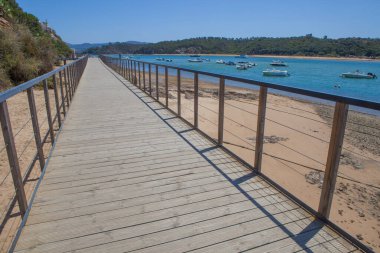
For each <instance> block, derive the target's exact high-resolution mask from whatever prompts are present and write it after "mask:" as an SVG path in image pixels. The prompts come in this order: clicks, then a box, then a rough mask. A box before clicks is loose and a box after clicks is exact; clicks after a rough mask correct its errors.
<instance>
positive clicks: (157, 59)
mask: <svg viewBox="0 0 380 253" xmlns="http://www.w3.org/2000/svg"><path fill="white" fill-rule="evenodd" d="M156 61H165V58H156Z"/></svg>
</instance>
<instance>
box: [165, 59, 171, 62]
mask: <svg viewBox="0 0 380 253" xmlns="http://www.w3.org/2000/svg"><path fill="white" fill-rule="evenodd" d="M165 61H167V62H172V61H173V60H172V59H166V60H165Z"/></svg>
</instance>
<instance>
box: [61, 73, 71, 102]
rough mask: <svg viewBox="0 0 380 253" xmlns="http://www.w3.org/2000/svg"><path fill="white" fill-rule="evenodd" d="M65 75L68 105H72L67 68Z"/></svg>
mask: <svg viewBox="0 0 380 253" xmlns="http://www.w3.org/2000/svg"><path fill="white" fill-rule="evenodd" d="M63 77H64V78H65V82H64V83H65V91H66V96H65V97H66V101H67V107H69V106H70V101H71V94H70V84H69V82H68V71H67V68H66V69H64V70H63Z"/></svg>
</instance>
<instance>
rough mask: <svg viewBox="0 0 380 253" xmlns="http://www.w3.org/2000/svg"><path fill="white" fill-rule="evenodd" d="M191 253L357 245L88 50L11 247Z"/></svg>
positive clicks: (321, 249)
mask: <svg viewBox="0 0 380 253" xmlns="http://www.w3.org/2000/svg"><path fill="white" fill-rule="evenodd" d="M295 183H296V182H295ZM190 251H191V252H282V253H283V252H298V251H300V252H355V251H360V250H359V249H358V248H357V247H356V246H355V245H354V244H353V243H351V242H350V241H348V240H347V239H346V238H345V237H344V236H342V235H340V234H338V233H337V232H335V231H334V230H333V229H331V228H330V227H329V226H328V225H326V224H325V223H323V222H322V221H321V220H319V219H316V218H315V217H314V216H313V215H312V214H311V213H309V212H308V211H306V210H305V209H304V208H303V207H301V206H300V205H299V204H297V203H295V202H294V201H292V200H291V199H290V198H289V197H287V195H285V194H284V193H282V192H281V191H279V190H278V189H276V188H275V187H273V186H272V185H271V184H269V183H268V182H267V181H266V180H264V179H263V178H262V177H261V176H260V175H258V174H256V173H255V172H253V171H252V170H250V169H248V168H247V167H246V166H244V165H243V164H242V163H241V162H239V161H238V160H236V159H235V158H234V157H233V156H231V155H229V154H228V153H227V152H225V151H223V149H221V148H220V147H218V146H216V145H215V144H214V143H212V142H211V141H210V140H208V139H207V138H205V137H204V136H203V135H202V134H200V133H199V132H198V131H197V130H195V129H194V128H192V127H190V126H189V125H188V124H186V123H185V122H184V121H183V120H182V119H180V118H179V117H176V115H174V114H173V113H172V112H170V111H169V110H167V109H165V107H164V106H162V105H161V104H160V103H158V102H157V101H155V100H154V99H153V98H151V97H150V96H148V95H147V94H146V93H144V92H143V91H141V90H140V89H138V88H137V87H136V86H135V85H133V84H131V83H130V82H129V81H127V80H126V79H124V78H123V77H122V76H120V75H119V74H117V73H116V72H114V71H113V70H112V69H110V68H109V67H108V66H106V65H105V64H104V63H103V62H102V61H101V60H100V59H98V58H89V60H88V63H87V66H86V69H85V71H84V73H83V76H82V78H81V80H80V83H79V85H78V88H77V91H76V93H75V96H74V98H73V100H72V104H71V106H70V110H69V112H68V114H67V116H66V119H65V121H64V125H63V126H62V131H61V132H60V134H59V136H58V138H57V141H56V144H55V148H54V150H53V152H52V155H51V157H50V159H49V161H48V165H47V169H46V173H45V175H44V177H43V179H42V180H41V184H40V186H39V188H38V190H37V194H36V197H35V199H34V201H33V203H32V206H31V211H30V213H29V215H28V217H27V221H26V224H25V225H24V226H23V227H22V229H21V233H20V234H19V236H18V238H16V243H15V248H14V252H20V253H21V252H38V253H42V252H91V253H95V252H165V253H169V252H190Z"/></svg>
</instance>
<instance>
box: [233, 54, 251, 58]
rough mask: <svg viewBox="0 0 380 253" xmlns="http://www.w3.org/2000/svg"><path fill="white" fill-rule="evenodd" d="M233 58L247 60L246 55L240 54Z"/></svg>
mask: <svg viewBox="0 0 380 253" xmlns="http://www.w3.org/2000/svg"><path fill="white" fill-rule="evenodd" d="M235 58H248V56H247V55H246V54H241V55H239V56H235Z"/></svg>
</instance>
